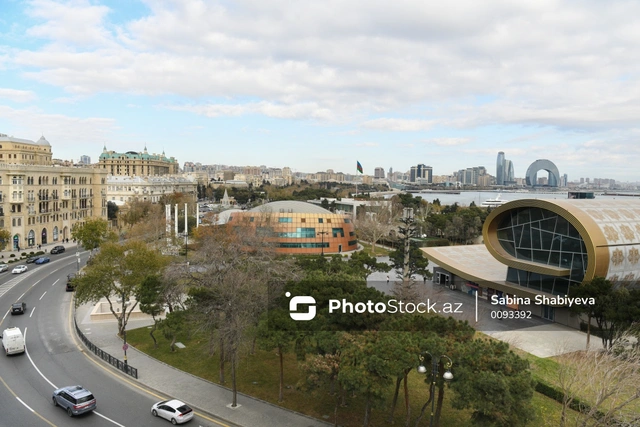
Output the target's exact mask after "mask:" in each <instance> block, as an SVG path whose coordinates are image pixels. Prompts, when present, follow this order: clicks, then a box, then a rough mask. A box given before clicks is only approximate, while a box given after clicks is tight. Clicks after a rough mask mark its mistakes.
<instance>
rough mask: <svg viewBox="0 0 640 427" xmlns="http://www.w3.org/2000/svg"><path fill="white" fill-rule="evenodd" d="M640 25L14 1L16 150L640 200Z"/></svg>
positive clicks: (575, 7)
mask: <svg viewBox="0 0 640 427" xmlns="http://www.w3.org/2000/svg"><path fill="white" fill-rule="evenodd" d="M634 10H635V11H636V12H638V11H640V5H638V4H628V3H622V2H608V3H606V4H605V3H602V4H601V3H597V2H595V3H555V2H536V3H535V4H504V3H501V2H482V3H477V2H473V1H466V2H465V1H458V2H455V3H451V4H447V5H443V4H441V3H439V2H438V3H435V2H428V3H424V2H417V1H415V2H413V1H406V2H403V3H402V4H399V5H395V6H394V7H393V8H388V7H387V5H386V4H384V3H376V2H370V3H367V4H366V5H363V4H362V3H359V2H358V3H356V2H351V1H347V0H344V1H341V2H339V3H335V5H333V7H327V5H323V6H322V7H320V6H319V5H316V4H313V3H304V4H301V3H298V4H293V5H292V4H290V3H285V2H272V3H270V4H269V7H266V5H265V4H263V3H260V2H254V1H241V2H236V3H235V4H234V5H233V6H230V5H229V4H228V3H226V2H216V1H195V0H194V1H187V0H185V1H168V2H158V3H155V2H152V1H149V2H128V3H127V7H123V6H122V4H121V3H119V2H115V1H92V2H89V1H84V0H75V1H69V2H66V1H65V2H57V1H51V0H35V1H24V2H23V1H9V2H5V3H4V4H3V14H2V16H0V23H1V24H2V25H0V27H1V28H3V29H2V30H0V34H1V35H2V37H0V40H1V41H0V58H2V65H0V132H1V133H5V134H7V135H11V136H15V137H16V138H26V139H29V140H33V141H36V140H37V139H38V138H39V137H40V136H41V135H44V136H45V137H46V138H47V139H48V140H49V141H51V144H52V146H53V147H54V157H56V158H62V159H74V160H78V159H79V158H80V156H81V155H88V156H89V157H91V158H92V159H96V158H97V157H98V156H99V154H100V153H101V151H102V147H103V146H105V145H106V146H107V148H108V149H109V150H114V151H116V152H126V151H142V150H143V148H144V147H147V148H148V150H149V152H150V153H161V152H163V151H164V152H166V153H167V154H168V155H171V156H175V157H176V158H177V159H178V160H179V161H180V163H181V164H183V163H184V162H185V161H194V162H195V161H199V162H201V163H202V164H229V165H260V164H266V165H270V166H271V167H280V168H281V167H285V166H289V167H291V168H292V169H294V171H300V172H309V173H314V172H317V171H322V170H327V169H334V170H336V171H341V172H344V173H350V174H355V173H356V166H355V165H356V161H360V163H361V164H362V165H363V167H364V169H365V173H367V174H370V175H373V174H374V169H375V168H376V167H383V168H384V169H385V170H387V169H388V168H389V167H393V169H394V170H401V171H408V170H410V168H411V166H414V165H416V164H419V163H424V164H427V165H430V166H432V167H433V175H436V176H437V175H450V174H452V173H453V172H454V171H457V170H459V169H460V168H465V167H470V166H473V165H484V166H485V167H486V168H487V170H488V172H489V173H490V174H491V175H496V170H495V164H496V155H497V153H498V152H500V151H503V152H504V153H505V155H506V156H507V158H508V160H510V161H511V162H512V164H513V166H514V172H515V176H516V177H524V176H525V171H526V169H527V167H528V166H529V165H531V164H532V163H533V162H534V161H536V160H538V159H550V160H552V161H553V162H554V163H555V164H556V165H557V167H558V169H559V170H560V172H561V173H562V174H565V173H566V174H567V175H568V176H569V179H570V180H571V181H573V180H577V179H579V178H580V177H592V178H593V177H606V178H612V179H615V180H617V181H620V182H638V181H640V171H638V168H637V167H635V165H636V164H639V163H640V144H638V143H637V141H636V139H637V136H638V134H639V133H640V132H639V129H638V125H637V123H638V120H637V116H638V114H637V112H638V110H640V101H639V100H638V99H639V97H637V96H635V94H636V93H637V92H638V91H639V89H640V85H639V84H638V79H637V76H638V71H639V70H638V65H637V64H638V63H639V61H637V60H636V59H637V57H638V56H639V55H640V53H639V52H640V50H638V49H637V45H638V43H639V42H638V40H640V37H638V36H640V30H639V29H638V28H640V26H637V25H635V21H636V18H635V15H636V14H635V13H634Z"/></svg>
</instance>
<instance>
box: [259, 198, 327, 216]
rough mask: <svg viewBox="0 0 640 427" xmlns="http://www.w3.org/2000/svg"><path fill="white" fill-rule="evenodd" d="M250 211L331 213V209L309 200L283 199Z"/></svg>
mask: <svg viewBox="0 0 640 427" xmlns="http://www.w3.org/2000/svg"><path fill="white" fill-rule="evenodd" d="M249 212H273V213H279V212H284V213H316V214H330V213H332V212H331V211H329V210H327V209H325V208H322V207H320V206H318V205H314V204H311V203H307V202H299V201H295V200H281V201H278V202H271V203H265V204H264V205H260V206H258V207H256V208H253V209H250V210H249Z"/></svg>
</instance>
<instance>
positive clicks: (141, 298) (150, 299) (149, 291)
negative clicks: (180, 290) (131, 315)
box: [136, 276, 164, 348]
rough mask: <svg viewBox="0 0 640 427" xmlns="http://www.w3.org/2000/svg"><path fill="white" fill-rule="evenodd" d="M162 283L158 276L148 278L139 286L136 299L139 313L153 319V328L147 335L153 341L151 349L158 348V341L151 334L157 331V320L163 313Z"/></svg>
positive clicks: (158, 320)
mask: <svg viewBox="0 0 640 427" xmlns="http://www.w3.org/2000/svg"><path fill="white" fill-rule="evenodd" d="M162 287H163V285H162V282H161V280H160V278H159V277H158V276H148V277H146V278H145V279H144V280H143V281H142V283H141V284H140V288H139V289H138V295H137V296H136V299H137V300H138V302H139V303H140V311H141V312H143V313H145V314H148V315H150V316H151V318H152V319H153V327H152V328H151V330H150V331H149V335H150V336H151V339H152V340H153V347H154V348H158V341H156V337H155V336H154V335H153V333H154V332H155V331H156V329H158V323H159V322H160V319H158V318H157V316H159V315H160V314H162V313H163V312H164V298H163V294H162Z"/></svg>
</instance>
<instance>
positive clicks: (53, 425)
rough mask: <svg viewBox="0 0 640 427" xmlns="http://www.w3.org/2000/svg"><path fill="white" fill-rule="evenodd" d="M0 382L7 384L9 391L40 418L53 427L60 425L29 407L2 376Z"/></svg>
mask: <svg viewBox="0 0 640 427" xmlns="http://www.w3.org/2000/svg"><path fill="white" fill-rule="evenodd" d="M0 382H2V384H3V385H4V386H5V388H6V389H7V390H9V393H11V394H12V395H13V397H15V398H16V399H18V400H19V401H20V403H22V404H23V405H24V406H26V407H27V408H28V409H29V410H30V411H31V412H32V413H33V414H35V415H36V416H37V417H38V418H40V419H41V420H42V421H44V422H45V423H47V424H49V425H50V426H51V427H58V426H56V425H55V424H53V423H52V422H51V421H49V420H48V419H46V418H45V417H43V416H42V415H40V414H39V413H37V412H36V411H34V410H33V409H31V408H29V407H28V406H27V405H26V404H25V403H24V402H23V401H22V400H20V398H19V397H18V395H17V394H16V393H15V392H14V391H13V390H11V388H10V387H9V385H8V384H7V383H6V382H5V381H4V379H3V378H2V377H0Z"/></svg>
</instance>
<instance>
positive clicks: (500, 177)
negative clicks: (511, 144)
mask: <svg viewBox="0 0 640 427" xmlns="http://www.w3.org/2000/svg"><path fill="white" fill-rule="evenodd" d="M496 184H498V185H504V152H503V151H499V152H498V159H497V160H496Z"/></svg>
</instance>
